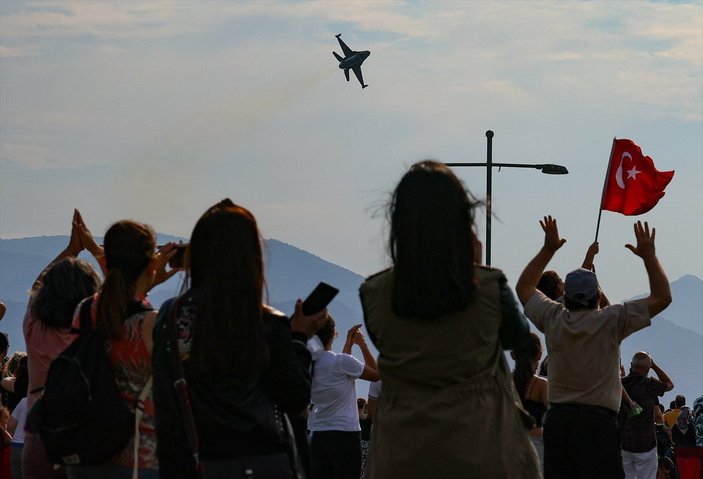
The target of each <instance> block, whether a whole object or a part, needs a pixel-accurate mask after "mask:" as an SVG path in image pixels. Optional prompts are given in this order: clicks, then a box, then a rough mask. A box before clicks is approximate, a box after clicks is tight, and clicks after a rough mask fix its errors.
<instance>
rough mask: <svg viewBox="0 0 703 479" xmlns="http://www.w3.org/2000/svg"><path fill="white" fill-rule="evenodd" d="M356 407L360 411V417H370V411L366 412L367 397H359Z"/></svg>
mask: <svg viewBox="0 0 703 479" xmlns="http://www.w3.org/2000/svg"><path fill="white" fill-rule="evenodd" d="M356 408H357V410H358V411H359V419H366V418H367V417H368V413H367V412H366V399H364V398H357V399H356Z"/></svg>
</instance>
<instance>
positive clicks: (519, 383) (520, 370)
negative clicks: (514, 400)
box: [510, 332, 542, 397]
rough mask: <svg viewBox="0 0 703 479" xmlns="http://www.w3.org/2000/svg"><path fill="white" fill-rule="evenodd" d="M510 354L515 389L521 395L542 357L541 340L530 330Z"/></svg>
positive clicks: (523, 393)
mask: <svg viewBox="0 0 703 479" xmlns="http://www.w3.org/2000/svg"><path fill="white" fill-rule="evenodd" d="M510 356H511V357H512V358H513V359H514V360H515V370H514V371H513V381H514V382H515V389H517V392H518V394H520V397H522V396H524V395H525V391H526V390H527V385H528V384H529V383H530V380H531V379H532V376H533V375H534V374H535V370H536V369H537V364H538V363H539V360H540V358H541V357H542V342H541V341H540V339H539V336H537V335H536V334H535V333H532V332H531V333H530V334H529V336H526V337H525V338H524V339H523V340H522V341H520V343H519V344H518V345H517V346H516V347H515V348H514V349H513V350H512V351H511V352H510Z"/></svg>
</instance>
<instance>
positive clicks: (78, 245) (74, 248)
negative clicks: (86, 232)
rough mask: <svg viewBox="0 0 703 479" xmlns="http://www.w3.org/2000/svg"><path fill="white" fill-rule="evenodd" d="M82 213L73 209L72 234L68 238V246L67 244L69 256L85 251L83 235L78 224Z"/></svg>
mask: <svg viewBox="0 0 703 479" xmlns="http://www.w3.org/2000/svg"><path fill="white" fill-rule="evenodd" d="M80 216H81V214H80V213H79V212H78V210H76V209H74V210H73V218H72V219H71V236H70V238H69V240H68V246H66V252H67V253H68V255H69V256H74V257H75V256H78V254H79V253H80V252H81V251H83V243H82V242H81V236H80V231H79V226H78V221H79V219H80Z"/></svg>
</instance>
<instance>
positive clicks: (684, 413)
mask: <svg viewBox="0 0 703 479" xmlns="http://www.w3.org/2000/svg"><path fill="white" fill-rule="evenodd" d="M692 420H693V414H691V408H689V407H688V406H681V410H680V411H679V415H678V416H677V418H676V425H677V426H678V427H679V429H680V430H681V432H683V433H684V434H685V433H686V431H687V430H688V426H689V425H690V424H691V422H692Z"/></svg>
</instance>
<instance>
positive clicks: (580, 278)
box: [564, 268, 598, 306]
mask: <svg viewBox="0 0 703 479" xmlns="http://www.w3.org/2000/svg"><path fill="white" fill-rule="evenodd" d="M596 296H598V278H596V274H595V273H594V272H593V271H589V270H587V269H584V268H579V269H575V270H573V271H572V272H571V273H569V274H567V275H566V279H564V297H565V298H567V299H569V300H571V301H573V302H575V303H578V304H580V305H582V306H588V304H589V303H590V302H591V301H592V300H593V298H595V297H596Z"/></svg>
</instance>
